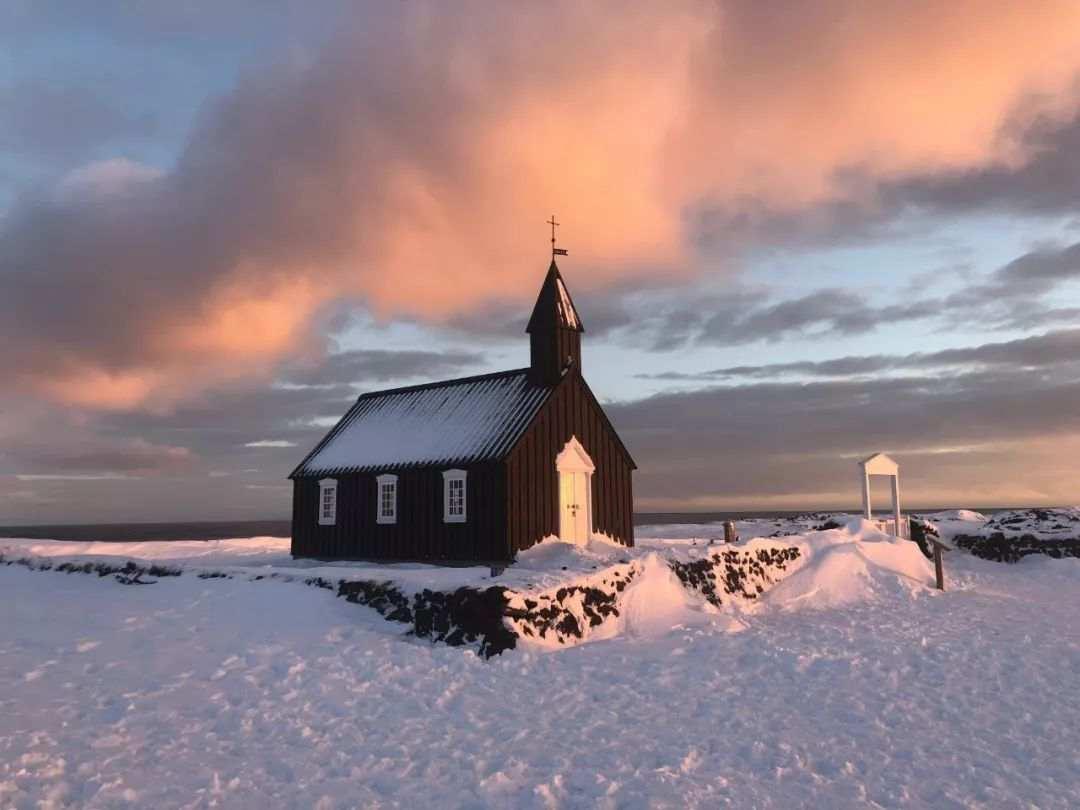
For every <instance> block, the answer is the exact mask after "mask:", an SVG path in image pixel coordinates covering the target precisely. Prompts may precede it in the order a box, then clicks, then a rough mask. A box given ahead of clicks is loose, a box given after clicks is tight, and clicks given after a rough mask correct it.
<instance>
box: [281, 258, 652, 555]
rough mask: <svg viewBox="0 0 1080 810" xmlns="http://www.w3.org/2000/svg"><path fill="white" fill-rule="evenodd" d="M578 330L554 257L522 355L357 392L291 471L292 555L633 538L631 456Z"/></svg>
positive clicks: (488, 549)
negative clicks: (522, 362)
mask: <svg viewBox="0 0 1080 810" xmlns="http://www.w3.org/2000/svg"><path fill="white" fill-rule="evenodd" d="M555 252H558V253H561V252H562V251H555ZM584 331H585V328H584V327H583V326H582V323H581V318H580V317H579V316H578V313H577V310H576V309H575V307H574V302H573V300H572V299H571V297H570V293H569V291H568V290H567V288H566V284H565V283H564V281H563V278H562V275H561V274H560V273H559V268H558V267H557V266H556V264H555V260H554V257H552V261H551V266H550V267H549V268H548V272H547V276H546V277H545V279H544V283H543V285H542V286H541V288H540V294H539V296H537V299H536V306H535V307H534V308H533V312H532V317H530V318H529V323H528V326H527V328H526V332H527V333H528V335H529V342H530V363H529V366H528V367H527V368H521V369H514V370H512V371H501V372H497V373H495V374H482V375H480V376H476V377H465V378H462V379H456V380H446V381H443V382H433V383H427V384H424V385H412V386H408V387H405V388H394V389H391V390H386V391H374V392H371V393H366V394H363V395H362V396H360V397H359V398H358V399H357V400H356V403H355V404H354V405H353V406H352V407H351V408H350V409H349V411H348V413H346V414H345V416H343V417H342V419H341V420H340V421H339V422H338V423H337V424H336V425H335V426H334V427H333V428H332V429H331V430H330V432H329V433H327V434H326V436H325V437H324V438H323V439H322V441H320V442H319V443H318V444H317V445H316V446H315V448H314V449H313V450H312V451H311V452H310V453H309V454H308V455H307V457H306V458H305V459H304V460H303V461H302V462H301V463H300V465H299V466H298V467H297V468H296V469H295V470H294V471H293V472H292V474H291V475H290V476H289V478H290V479H291V480H292V482H293V511H292V555H293V557H310V558H316V559H325V560H384V561H405V560H413V561H425V562H436V563H438V562H445V563H448V564H454V563H485V564H491V565H500V564H506V563H510V562H512V561H513V560H514V558H515V555H516V554H517V553H518V552H519V551H523V550H524V549H527V548H529V547H530V546H532V545H534V544H536V543H538V542H540V541H541V540H543V539H545V538H547V537H552V536H555V537H559V538H560V539H562V540H564V541H567V542H572V543H581V544H584V543H586V542H588V540H589V539H590V537H591V536H592V535H595V534H600V535H604V536H606V537H607V538H609V539H611V540H614V541H616V542H618V543H622V544H624V545H627V546H632V545H633V544H634V525H633V494H632V490H633V485H632V477H633V476H632V474H633V471H634V469H635V468H636V465H635V464H634V460H633V458H631V456H630V453H629V452H628V451H627V449H626V446H625V445H624V444H623V443H622V440H621V439H620V438H619V436H618V434H617V433H616V432H615V429H614V428H613V427H612V425H611V422H610V421H608V418H607V416H606V414H605V413H604V409H603V408H602V407H601V406H600V403H599V402H598V401H597V399H596V397H595V395H594V394H593V392H592V391H591V390H590V388H589V386H588V384H587V383H586V382H585V378H584V377H583V376H582V366H581V336H582V334H583V333H584Z"/></svg>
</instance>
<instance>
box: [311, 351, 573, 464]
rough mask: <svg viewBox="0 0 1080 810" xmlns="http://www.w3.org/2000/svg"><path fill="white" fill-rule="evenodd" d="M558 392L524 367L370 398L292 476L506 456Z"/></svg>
mask: <svg viewBox="0 0 1080 810" xmlns="http://www.w3.org/2000/svg"><path fill="white" fill-rule="evenodd" d="M551 390H552V389H551V387H548V386H543V385H538V384H536V383H535V382H534V381H532V380H531V379H530V378H529V371H528V369H518V370H515V371H504V372H500V373H498V374H486V375H483V376H480V377H467V378H465V379H461V380H448V381H446V382H441V383H431V384H428V385H418V386H412V387H409V388H397V389H393V390H390V391H376V392H373V393H370V394H364V395H363V396H361V397H360V398H359V399H358V400H357V401H356V404H355V405H353V407H352V408H351V409H350V410H349V412H348V413H347V414H345V416H344V417H343V418H342V420H341V421H340V422H339V423H338V424H337V426H335V427H334V429H333V430H332V431H330V433H329V434H327V437H326V438H325V439H323V441H322V443H321V444H320V445H319V446H317V447H316V448H315V450H314V451H312V453H311V455H310V456H309V457H308V458H307V459H305V460H304V461H303V462H302V463H301V464H300V466H299V467H297V468H296V470H295V471H294V472H293V476H292V477H307V476H314V475H334V474H337V473H345V472H361V471H365V470H376V469H390V468H395V467H408V466H426V465H447V466H451V465H455V464H467V463H470V462H476V461H490V460H494V459H498V458H502V457H503V456H504V455H505V454H506V453H507V452H508V451H509V450H510V448H511V447H512V446H513V444H514V442H515V441H516V440H517V439H518V437H519V436H521V434H522V433H523V432H524V431H525V428H526V427H528V425H529V423H530V422H531V421H532V418H533V417H534V416H535V415H536V412H537V411H538V410H539V409H540V406H541V405H543V404H544V402H545V401H546V400H547V397H548V395H549V394H550V393H551Z"/></svg>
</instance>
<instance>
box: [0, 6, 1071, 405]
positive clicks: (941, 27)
mask: <svg viewBox="0 0 1080 810" xmlns="http://www.w3.org/2000/svg"><path fill="white" fill-rule="evenodd" d="M1078 71H1080V5H1078V4H1076V3H1073V2H1056V3H1055V2H1045V3H1039V4H1036V5H1032V4H1029V3H1003V2H1002V3H998V2H991V3H986V2H957V3H949V4H941V3H937V2H898V1H897V0H883V1H882V2H877V3H863V2H841V1H840V0H823V1H822V2H819V3H802V4H787V3H783V4H772V3H765V2H727V3H706V2H700V1H698V0H693V1H692V0H688V1H687V2H684V3H675V4H667V5H665V6H663V7H662V9H661V8H660V7H651V6H645V5H640V6H639V5H632V4H630V5H620V6H619V7H617V8H615V7H610V6H605V7H602V8H601V7H599V6H596V5H592V4H588V5H586V4H578V3H569V2H566V3H557V2H556V3H545V4H542V5H541V4H536V5H527V6H525V5H520V4H518V5H499V6H496V7H494V8H492V7H490V6H487V5H485V6H479V5H476V6H469V7H467V8H466V9H465V10H462V9H461V8H458V7H450V6H446V5H443V4H438V3H409V4H402V5H401V6H395V7H392V8H382V7H380V8H379V10H378V12H370V13H369V15H368V16H367V17H365V18H363V19H360V20H358V21H356V24H355V26H354V27H353V28H352V29H351V30H350V29H348V27H347V26H346V32H345V33H343V34H342V35H341V36H340V38H339V39H338V40H337V41H335V42H334V43H332V44H331V45H329V46H328V47H327V50H326V52H325V53H323V54H322V55H321V56H319V57H318V58H316V59H314V60H313V61H311V62H309V63H304V64H302V65H286V66H283V67H281V68H280V69H278V70H277V71H271V72H269V73H267V74H265V75H262V76H256V77H249V78H248V79H247V80H245V81H244V82H241V84H240V85H239V86H238V87H237V89H236V90H235V91H234V92H233V93H232V94H231V95H230V96H228V97H226V98H224V99H222V100H221V101H220V102H219V103H218V104H217V105H216V106H215V107H213V108H212V109H211V110H210V111H209V112H208V114H207V116H206V117H205V119H204V121H203V123H202V125H201V126H200V128H199V129H198V130H197V131H196V133H195V134H194V136H193V137H192V139H191V142H190V144H189V146H188V148H187V149H186V150H185V152H184V154H183V156H182V157H181V159H180V160H179V161H178V164H177V166H176V168H175V169H174V170H173V171H172V172H171V173H169V174H168V175H165V176H159V174H158V173H155V172H151V171H141V170H140V169H139V167H138V166H135V165H133V164H128V163H124V164H122V165H121V164H116V163H114V164H112V165H111V166H110V167H109V168H110V171H108V172H100V171H98V172H95V171H84V172H82V173H81V174H80V175H79V177H78V178H77V179H78V182H73V183H69V186H72V185H74V187H76V190H77V191H78V193H77V194H72V193H66V194H64V195H61V199H59V200H56V201H53V203H52V204H53V205H55V206H57V207H58V210H59V213H57V214H56V215H55V216H54V215H53V212H52V211H51V209H50V211H47V212H45V213H42V212H40V211H35V212H32V213H27V214H26V215H25V216H15V217H11V218H10V222H8V223H5V224H4V225H3V226H0V227H3V230H2V231H0V247H2V248H3V250H4V253H5V255H7V256H14V257H17V260H18V263H19V266H20V267H24V268H25V267H28V268H31V271H30V272H26V273H24V274H23V275H22V276H20V277H18V278H15V277H11V278H7V277H5V281H4V283H5V285H7V284H9V283H10V284H11V285H17V284H19V283H25V284H27V285H28V286H27V287H26V290H25V291H24V292H23V293H22V294H19V291H18V290H16V289H14V286H13V287H12V293H13V294H12V295H10V296H8V301H9V303H8V305H7V306H8V309H4V307H5V304H4V302H2V301H0V316H2V317H0V337H2V338H4V339H5V340H7V341H9V342H10V343H11V345H15V346H19V345H25V344H26V343H27V342H31V343H33V345H32V346H29V347H26V351H27V353H29V352H30V351H31V350H32V353H33V354H34V356H35V357H37V358H40V362H36V363H34V364H33V367H32V368H29V367H28V368H23V369H21V375H20V376H21V378H24V379H29V380H30V384H31V385H32V386H33V387H35V388H36V389H37V390H39V391H42V392H44V393H45V394H46V395H47V396H49V397H52V398H56V399H59V400H61V401H65V402H71V403H75V404H80V405H85V406H89V407H95V408H131V407H140V406H154V407H159V406H163V405H167V404H168V403H169V402H170V401H174V400H176V399H178V398H183V397H185V396H189V395H191V394H192V393H194V392H197V391H199V390H200V388H205V387H206V386H208V385H213V384H217V383H219V382H221V381H222V380H228V379H230V378H233V377H236V376H243V375H252V374H255V375H259V374H262V375H265V374H268V373H270V370H271V369H272V366H273V364H274V363H275V362H276V361H278V360H279V359H281V358H282V357H284V356H286V355H288V354H289V353H290V352H292V351H295V349H296V346H297V343H298V342H300V341H301V340H302V339H303V338H304V337H305V336H306V335H308V334H309V329H310V327H311V323H312V318H313V316H314V314H315V313H316V312H318V311H319V310H320V308H321V307H322V306H323V305H324V304H327V303H329V302H331V301H333V300H335V299H337V298H340V297H343V296H350V297H359V298H360V299H362V300H364V301H365V302H366V303H367V304H368V305H369V306H370V307H371V308H372V309H373V310H374V311H375V312H376V313H378V314H379V315H380V316H382V317H384V318H392V317H395V316H399V315H408V316H418V317H421V318H425V319H429V320H432V321H441V320H445V319H448V318H450V317H452V316H454V315H458V314H461V313H462V312H467V311H469V310H471V309H474V308H477V307H479V306H482V305H483V304H485V303H488V302H490V301H492V300H494V299H505V298H517V299H519V300H522V301H524V300H526V299H527V298H528V297H530V296H531V295H533V294H534V293H535V288H536V285H537V283H538V279H539V278H540V275H541V274H542V272H543V269H544V268H543V265H544V263H545V262H546V254H545V250H546V238H547V234H546V230H545V227H544V224H543V221H544V219H546V217H547V216H548V215H549V214H550V213H551V212H552V211H555V212H556V213H557V214H558V215H559V216H560V217H561V218H562V220H563V222H564V229H563V238H564V242H565V243H566V244H567V246H568V247H570V248H571V249H572V255H571V260H570V261H569V262H568V270H569V271H570V275H571V277H572V278H573V284H574V287H575V289H602V288H604V287H606V286H609V285H612V284H613V283H615V282H620V283H624V282H625V281H627V280H628V279H634V278H636V277H640V276H642V275H645V274H649V275H652V276H656V275H664V276H667V277H672V276H674V277H680V276H686V277H689V276H692V275H694V274H696V273H700V272H703V271H704V269H705V268H706V267H707V266H716V265H717V264H722V263H718V262H715V261H704V260H703V257H702V256H700V255H699V254H698V251H699V248H698V247H697V246H696V245H695V243H694V240H693V238H692V237H693V234H692V233H691V232H690V231H689V229H688V226H687V222H688V218H689V217H690V216H691V215H692V214H693V213H694V212H695V211H696V210H697V209H699V208H700V207H702V206H709V207H713V208H717V209H720V210H725V211H731V212H733V213H736V214H737V213H738V212H739V211H740V210H743V209H748V210H751V211H759V210H767V211H772V212H779V213H794V212H798V211H801V210H806V209H808V208H810V207H812V206H814V205H816V204H819V203H821V202H825V201H829V200H833V199H837V198H843V197H845V196H846V195H849V194H851V193H853V192H852V189H851V188H850V187H849V185H848V184H846V183H845V180H844V178H845V176H846V175H845V173H846V172H849V171H851V170H858V171H859V172H862V173H863V175H864V176H866V177H868V178H869V179H871V180H888V179H895V178H902V177H904V176H907V175H910V174H922V173H927V172H934V171H956V170H962V169H970V168H976V167H982V166H991V165H999V164H1001V165H1014V166H1015V165H1020V164H1022V163H1023V162H1024V161H1026V160H1028V159H1029V158H1030V157H1031V155H1029V154H1028V153H1027V152H1026V151H1025V150H1026V147H1025V146H1024V145H1023V144H1022V143H1021V142H1019V141H1017V140H1015V139H1010V138H1008V137H1006V135H1005V134H1003V133H1007V132H1009V131H1011V130H1009V129H1007V128H1006V125H1007V124H1012V125H1015V122H1016V121H1017V120H1032V119H1034V118H1035V117H1036V116H1042V117H1051V118H1053V117H1055V116H1058V117H1060V116H1064V115H1066V114H1071V113H1073V112H1075V110H1076V101H1077V98H1076V95H1075V93H1074V92H1073V91H1074V82H1075V79H1076V76H1077V73H1078ZM1018 117H1019V118H1018ZM118 175H120V177H119V179H117V176H118ZM90 181H93V182H90ZM106 181H107V182H106ZM121 181H122V182H121ZM118 183H120V184H121V185H122V186H123V189H124V193H123V194H118V193H117V191H116V186H117V184H118ZM69 190H70V189H69ZM869 202H870V203H871V204H872V201H869ZM731 247H732V249H737V247H738V245H732V246H731ZM705 258H709V257H705ZM42 279H49V280H50V281H42ZM42 285H45V287H46V289H45V292H46V293H47V295H45V296H43V295H42ZM65 295H68V296H76V295H79V296H81V300H80V301H79V305H78V306H70V307H66V308H64V311H63V313H62V315H61V314H57V312H58V309H57V307H56V301H57V300H58V298H59V297H63V296H65ZM49 296H56V297H49ZM50 320H52V321H55V324H54V328H52V329H49V328H42V327H41V324H43V323H45V324H48V322H49V321H50ZM50 335H61V337H54V338H52V339H54V340H56V341H57V342H59V343H62V351H61V350H60V349H59V348H57V349H56V350H55V351H53V348H52V347H51V346H50V344H49V343H48V341H49V340H50Z"/></svg>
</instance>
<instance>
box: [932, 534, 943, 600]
mask: <svg viewBox="0 0 1080 810" xmlns="http://www.w3.org/2000/svg"><path fill="white" fill-rule="evenodd" d="M930 540H931V542H933V541H934V538H933V537H931V538H930ZM934 573H935V574H936V575H937V589H938V590H939V591H943V590H945V568H944V566H943V565H942V564H941V543H936V542H935V543H934Z"/></svg>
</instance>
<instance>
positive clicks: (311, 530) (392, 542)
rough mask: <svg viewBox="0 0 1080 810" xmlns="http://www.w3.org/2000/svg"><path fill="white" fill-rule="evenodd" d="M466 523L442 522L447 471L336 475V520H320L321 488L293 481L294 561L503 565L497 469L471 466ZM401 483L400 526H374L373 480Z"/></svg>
mask: <svg viewBox="0 0 1080 810" xmlns="http://www.w3.org/2000/svg"><path fill="white" fill-rule="evenodd" d="M462 469H465V470H467V472H468V478H467V485H466V489H465V510H466V517H467V520H466V522H465V523H444V522H443V476H442V473H443V469H442V468H433V467H420V468H413V469H405V470H393V469H390V470H380V471H378V472H371V473H350V474H345V475H339V476H335V477H336V479H337V481H338V495H337V520H336V521H335V523H334V525H333V526H320V525H319V521H318V513H317V510H318V504H319V482H318V480H317V479H315V478H298V479H296V480H295V481H294V482H293V518H292V537H293V544H292V554H293V556H294V557H314V558H318V559H360V560H365V559H371V560H376V559H378V560H430V561H432V562H476V561H485V562H487V561H490V562H505V561H508V560H509V559H510V548H509V546H508V544H507V535H506V508H507V501H506V492H507V489H506V481H505V469H504V466H503V464H502V463H500V462H491V463H484V464H475V465H466V466H465V467H463V468H462ZM382 472H392V473H394V474H395V475H397V477H398V502H397V523H392V524H381V523H377V522H376V512H375V510H376V504H377V503H378V501H377V495H378V492H377V483H376V481H375V477H376V476H377V475H380V474H381V473H382Z"/></svg>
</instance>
